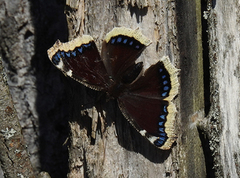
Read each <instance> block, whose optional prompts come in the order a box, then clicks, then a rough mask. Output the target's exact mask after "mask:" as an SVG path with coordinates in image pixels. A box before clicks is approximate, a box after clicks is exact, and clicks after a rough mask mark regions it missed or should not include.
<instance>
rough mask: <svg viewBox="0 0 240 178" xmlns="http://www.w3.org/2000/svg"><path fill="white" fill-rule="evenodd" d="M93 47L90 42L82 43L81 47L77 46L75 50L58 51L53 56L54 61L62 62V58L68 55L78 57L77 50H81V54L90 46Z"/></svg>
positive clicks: (56, 63)
mask: <svg viewBox="0 0 240 178" xmlns="http://www.w3.org/2000/svg"><path fill="white" fill-rule="evenodd" d="M90 47H92V44H91V42H90V43H88V44H82V45H81V46H80V47H77V48H75V49H74V50H73V51H68V52H66V51H58V52H57V53H56V54H55V55H54V56H53V58H52V62H53V63H54V64H55V65H58V64H59V62H60V59H61V58H66V57H68V58H69V57H76V56H77V55H78V54H77V52H79V53H80V54H82V53H83V51H84V49H87V48H90Z"/></svg>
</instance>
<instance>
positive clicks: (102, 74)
mask: <svg viewBox="0 0 240 178" xmlns="http://www.w3.org/2000/svg"><path fill="white" fill-rule="evenodd" d="M48 56H49V58H50V59H51V61H52V63H53V64H54V65H55V66H56V67H57V68H59V69H60V70H61V71H62V72H63V73H65V74H66V75H68V76H70V77H72V78H73V79H75V80H77V81H78V82H80V83H82V84H84V85H85V86H87V87H90V88H92V89H95V90H104V89H106V88H107V85H108V83H109V77H108V74H107V71H106V69H105V66H104V64H103V61H102V59H101V57H100V55H99V52H98V49H97V47H96V45H95V42H94V41H93V38H92V37H91V36H89V35H84V36H82V37H78V38H76V39H74V40H72V41H70V42H67V43H61V42H60V41H57V42H56V43H55V44H54V45H53V47H52V48H50V49H49V50H48Z"/></svg>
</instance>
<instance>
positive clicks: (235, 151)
mask: <svg viewBox="0 0 240 178" xmlns="http://www.w3.org/2000/svg"><path fill="white" fill-rule="evenodd" d="M239 10H240V3H239V2H238V1H233V0H231V1H210V2H209V4H208V6H207V9H206V11H205V13H204V17H205V19H206V20H207V22H208V29H207V30H208V40H209V44H208V45H209V62H210V63H209V64H210V68H209V69H210V93H211V96H210V101H211V109H210V113H209V115H208V117H207V119H208V120H207V121H208V124H207V127H206V130H207V134H208V136H209V146H210V149H211V151H212V157H213V161H214V169H215V174H216V176H217V177H240V149H239V148H240V137H239V136H240V134H239V133H240V130H239V129H240V124H239V123H240V119H239V118H240V107H239V106H240V90H239V89H240V88H239V87H240V69H239V66H240V58H239V49H240V37H239V30H240V23H239V19H240V14H239V12H240V11H239Z"/></svg>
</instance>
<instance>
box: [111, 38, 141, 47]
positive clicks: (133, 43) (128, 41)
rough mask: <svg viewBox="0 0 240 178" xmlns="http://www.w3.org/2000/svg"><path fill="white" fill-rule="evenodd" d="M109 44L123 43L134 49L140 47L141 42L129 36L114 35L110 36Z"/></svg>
mask: <svg viewBox="0 0 240 178" xmlns="http://www.w3.org/2000/svg"><path fill="white" fill-rule="evenodd" d="M110 43H111V44H120V43H121V44H125V45H129V46H133V47H134V48H135V49H140V47H141V45H142V44H141V43H140V42H139V41H137V40H136V39H134V38H130V37H127V36H122V35H119V36H116V37H112V38H111V40H110Z"/></svg>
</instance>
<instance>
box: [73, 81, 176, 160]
mask: <svg viewBox="0 0 240 178" xmlns="http://www.w3.org/2000/svg"><path fill="white" fill-rule="evenodd" d="M69 80H71V79H69ZM70 85H71V87H69V88H70V90H71V93H72V94H71V97H70V100H71V107H72V110H73V112H72V114H73V117H72V118H73V120H72V121H76V122H77V123H78V124H79V125H80V128H85V129H86V130H87V135H88V137H89V138H91V144H92V145H95V144H96V143H95V139H94V138H93V137H92V133H93V132H97V133H101V137H102V139H105V141H107V140H106V139H107V138H106V137H105V135H106V134H105V133H104V132H105V130H106V128H107V127H111V126H112V125H115V129H116V134H115V136H116V137H117V139H118V143H119V145H121V146H122V147H123V148H125V149H126V150H128V151H134V152H136V153H139V154H141V155H143V156H144V157H145V158H146V159H148V160H150V161H151V162H154V163H162V162H164V160H166V159H167V158H168V156H169V154H170V153H171V150H167V151H165V150H160V149H158V148H157V147H155V146H153V145H152V144H151V143H150V142H149V141H148V140H147V139H146V138H144V137H142V136H141V134H139V133H138V131H137V130H136V129H135V128H134V127H133V126H132V125H131V124H130V123H129V122H128V121H127V119H126V118H125V117H124V116H123V115H122V113H121V111H120V109H119V107H118V103H117V100H109V99H108V98H107V97H106V94H105V93H103V92H99V91H95V90H92V89H89V88H87V87H84V86H83V85H79V84H78V83H76V82H75V81H73V80H71V81H70ZM92 108H96V111H97V113H98V121H97V127H96V131H94V130H92V124H93V122H94V121H93V120H94V119H93V118H92V116H91V114H89V113H88V111H89V109H92ZM80 110H81V112H80ZM96 111H94V112H96ZM80 115H81V116H80ZM100 117H102V118H101V119H102V120H103V122H102V121H101V119H100Z"/></svg>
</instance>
